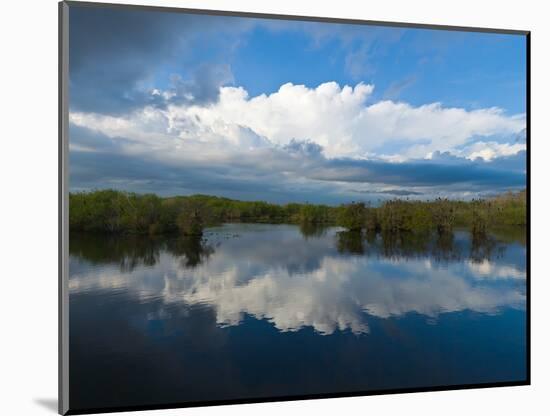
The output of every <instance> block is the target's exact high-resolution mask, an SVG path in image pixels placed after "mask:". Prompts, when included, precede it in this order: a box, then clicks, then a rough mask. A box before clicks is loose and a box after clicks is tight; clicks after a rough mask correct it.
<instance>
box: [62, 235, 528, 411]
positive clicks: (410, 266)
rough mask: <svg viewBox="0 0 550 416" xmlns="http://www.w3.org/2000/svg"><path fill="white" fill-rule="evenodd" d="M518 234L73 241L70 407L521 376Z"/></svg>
mask: <svg viewBox="0 0 550 416" xmlns="http://www.w3.org/2000/svg"><path fill="white" fill-rule="evenodd" d="M515 234H516V235H510V233H505V234H502V235H496V236H493V237H492V238H490V239H487V240H483V241H472V240H471V237H470V235H469V234H468V233H466V232H456V233H455V234H454V236H452V237H451V238H444V239H437V238H435V237H425V238H421V237H410V236H403V237H401V238H391V239H388V238H386V239H383V238H382V237H381V236H380V235H378V236H372V235H368V236H365V235H362V236H361V235H357V234H354V233H349V232H342V230H341V229H339V228H336V227H332V228H325V229H319V228H304V227H302V228H300V227H298V226H294V225H263V224H227V225H224V226H221V227H216V228H211V229H208V230H207V232H206V233H205V236H204V238H203V239H202V240H197V239H181V238H176V237H170V238H159V239H151V238H137V237H105V236H94V235H71V239H70V260H69V261H70V265H69V267H70V280H69V287H70V405H71V408H72V409H74V410H76V409H86V408H98V407H116V406H129V405H154V404H161V403H162V404H166V403H181V402H192V401H203V400H224V399H236V398H265V397H274V396H289V395H304V394H318V393H329V392H330V393H334V392H353V391H366V390H380V389H388V388H389V389H395V388H406V387H429V386H439V385H456V384H464V383H491V382H498V381H520V380H523V379H525V377H526V367H525V354H526V345H525V324H526V314H525V294H526V288H525V278H526V273H525V261H526V260H525V241H524V238H525V236H524V234H522V233H519V235H517V234H518V233H517V232H516V233H515Z"/></svg>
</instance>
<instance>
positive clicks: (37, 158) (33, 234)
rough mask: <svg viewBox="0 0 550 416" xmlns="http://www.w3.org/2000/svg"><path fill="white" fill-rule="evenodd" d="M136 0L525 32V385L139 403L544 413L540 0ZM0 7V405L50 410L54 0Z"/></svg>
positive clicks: (250, 411)
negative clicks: (528, 154) (528, 49)
mask: <svg viewBox="0 0 550 416" xmlns="http://www.w3.org/2000/svg"><path fill="white" fill-rule="evenodd" d="M111 1H112V2H115V1H116V0H111ZM136 1H139V2H140V3H142V4H152V5H167V6H181V7H190V8H210V9H222V10H223V9H226V10H227V9H229V10H236V11H254V12H263V13H280V14H298V15H317V16H328V17H343V18H357V19H369V20H386V21H401V22H416V23H432V24H434V23H435V24H447V25H459V26H479V27H495V28H507V29H522V30H531V31H532V58H531V59H532V61H531V62H532V78H531V79H532V134H531V146H532V147H531V149H532V177H533V180H532V223H533V227H532V231H533V240H532V258H533V262H532V265H533V268H532V335H533V336H532V386H528V387H513V388H498V389H481V390H469V391H454V392H453V391H451V392H439V393H416V394H406V395H389V396H372V397H360V398H348V399H331V400H327V399H325V400H310V401H300V402H286V403H267V404H253V405H239V406H223V407H210V408H198V409H184V410H182V409H175V410H164V411H150V412H147V413H146V414H148V415H149V414H150V415H176V414H178V415H180V414H185V415H201V416H206V415H230V416H231V415H239V416H249V415H250V416H251V415H257V414H258V413H261V414H263V415H276V414H277V415H279V414H281V413H284V414H285V415H289V416H290V415H301V414H310V413H321V414H322V413H325V414H335V413H339V414H342V415H344V414H346V415H347V414H365V413H369V414H398V413H401V414H406V415H407V416H408V415H423V416H426V415H441V414H445V415H465V414H467V415H484V414H492V415H514V416H516V415H518V414H522V413H525V414H533V415H536V414H549V413H548V412H549V410H550V405H549V395H550V372H549V356H550V345H549V342H548V340H549V335H548V331H549V330H550V324H549V321H548V320H547V318H548V317H549V314H548V305H549V303H550V302H549V299H548V296H549V294H550V275H549V273H548V270H547V264H548V263H547V261H546V260H547V254H546V253H547V245H548V243H547V235H546V233H547V232H548V210H549V206H548V194H549V193H550V190H549V188H548V185H549V183H548V182H549V181H550V177H549V176H548V173H549V171H548V169H546V167H547V166H548V163H549V162H548V161H547V160H546V159H547V157H548V152H549V146H548V140H549V135H548V133H549V129H548V124H547V123H548V122H549V118H550V106H549V104H548V103H547V101H548V97H549V91H548V77H549V76H550V65H549V62H550V60H549V59H550V53H549V50H550V38H549V33H550V25H549V24H548V18H549V17H550V16H549V13H548V11H547V10H545V5H546V4H547V3H546V2H544V1H540V0H538V1H529V0H524V1H520V2H518V1H513V2H512V1H506V0H454V1H441V0H433V1H429V0H401V1H397V0H373V1H368V2H367V1H357V0H355V1H353V0H336V1H327V2H324V3H321V2H320V0H317V1H305V0H302V1H297V0H263V1H261V2H260V1H253V0H232V1H231V3H228V2H227V1H222V0H193V1H191V0H190V1H175V0H172V1H169V0H164V1H160V0H157V1H146V0H136ZM119 2H120V1H119ZM0 15H1V22H0V23H1V24H0V31H1V36H0V42H1V46H2V47H1V49H0V57H1V62H2V63H1V64H0V71H1V72H0V74H1V77H0V83H1V84H0V106H1V110H2V111H1V113H0V114H1V119H0V120H1V122H0V140H1V141H0V180H1V184H2V186H1V188H0V192H1V193H0V195H1V197H0V198H1V199H0V210H1V211H0V221H1V222H0V238H1V240H0V241H1V244H2V245H1V251H0V253H1V255H0V260H1V263H0V265H1V268H0V270H1V274H0V307H1V315H0V316H1V320H0V352H1V354H0V357H1V360H2V361H1V363H0V364H1V365H0V377H1V378H0V380H1V382H2V386H1V390H0V413H1V414H3V415H19V414H22V415H23V414H24V415H48V414H49V415H53V414H54V410H53V409H54V407H55V402H56V396H57V137H58V136H57V4H56V1H55V0H32V1H31V0H25V1H15V0H12V1H9V2H8V1H6V2H3V4H2V11H1V13H0ZM472 64H475V63H472ZM365 359H368V357H365ZM131 414H136V413H131ZM140 414H144V413H140Z"/></svg>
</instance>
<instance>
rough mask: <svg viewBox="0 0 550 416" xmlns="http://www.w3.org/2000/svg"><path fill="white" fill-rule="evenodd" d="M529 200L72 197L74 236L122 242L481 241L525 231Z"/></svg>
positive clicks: (521, 195)
mask: <svg viewBox="0 0 550 416" xmlns="http://www.w3.org/2000/svg"><path fill="white" fill-rule="evenodd" d="M526 208H527V207H526V194H525V191H522V192H518V193H506V194H503V195H500V196H498V197H495V198H491V199H485V200H472V201H453V200H447V199H437V200H434V201H409V200H400V199H394V200H390V201H386V202H384V203H382V204H381V205H380V206H379V207H372V206H370V205H368V204H364V203H356V202H352V203H349V204H343V205H341V206H337V207H332V206H327V205H313V204H297V203H291V204H285V205H278V204H270V203H267V202H262V201H252V202H251V201H237V200H232V199H228V198H220V197H215V196H208V195H193V196H185V197H184V196H178V197H167V198H162V197H159V196H157V195H154V194H135V193H128V192H121V191H116V190H101V191H93V192H79V193H71V194H70V196H69V225H70V229H71V230H72V231H93V232H107V233H127V234H163V233H181V234H184V235H201V234H202V230H203V229H204V227H207V226H209V225H215V224H220V223H223V222H265V223H293V224H301V225H306V226H307V225H308V224H334V225H340V226H342V227H345V228H347V229H348V230H362V229H366V230H371V231H377V232H378V231H380V232H389V233H398V232H426V231H433V230H435V231H437V232H438V233H440V234H443V233H446V232H450V231H452V229H453V228H454V227H456V226H461V227H468V228H470V229H471V231H472V232H473V233H474V234H483V233H485V232H487V231H488V230H489V229H491V228H493V227H498V226H524V225H525V224H526V213H527V211H526Z"/></svg>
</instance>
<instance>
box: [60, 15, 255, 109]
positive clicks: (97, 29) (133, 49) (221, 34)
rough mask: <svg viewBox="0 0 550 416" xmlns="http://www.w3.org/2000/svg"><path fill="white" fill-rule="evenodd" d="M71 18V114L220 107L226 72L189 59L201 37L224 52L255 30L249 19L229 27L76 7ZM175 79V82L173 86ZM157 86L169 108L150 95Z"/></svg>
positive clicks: (214, 19) (221, 22) (221, 20)
mask: <svg viewBox="0 0 550 416" xmlns="http://www.w3.org/2000/svg"><path fill="white" fill-rule="evenodd" d="M69 18H70V22H71V24H70V26H69V27H70V39H71V42H70V44H69V56H70V67H69V70H70V73H69V78H70V105H71V109H72V110H76V111H87V112H96V113H103V114H125V113H127V112H129V111H132V110H135V109H138V108H142V107H143V106H147V105H152V106H154V105H156V106H164V105H166V103H167V102H178V103H180V104H182V103H184V102H186V101H188V102H195V103H205V102H210V101H213V100H215V99H217V94H218V92H219V86H220V85H224V84H227V83H229V82H230V81H231V80H232V75H231V71H230V68H229V67H228V66H227V65H226V64H220V63H219V62H218V61H212V60H211V59H210V58H209V57H208V56H205V57H203V59H202V60H201V61H199V62H198V63H197V61H196V60H193V59H192V58H193V56H194V55H195V54H196V51H197V50H199V51H200V50H201V49H200V47H199V45H200V44H201V43H200V42H201V36H202V37H203V38H202V41H203V42H204V37H208V38H209V40H210V46H211V48H213V49H216V50H218V49H219V50H225V51H228V50H230V45H231V42H233V39H234V37H235V36H237V35H238V34H239V33H242V32H243V31H246V30H248V28H249V27H252V25H253V22H249V21H247V20H246V19H230V22H231V24H228V19H229V18H227V17H223V16H199V15H186V14H181V13H164V12H152V11H143V10H127V9H113V8H100V7H93V8H89V7H79V6H76V5H71V7H70V17H69ZM91 34H93V35H91ZM230 35H231V36H230ZM165 72H166V73H165ZM173 74H179V75H178V76H176V77H173V79H172V82H170V77H171V76H172V75H173ZM159 83H160V84H161V85H165V86H166V85H167V84H168V85H169V87H168V88H167V89H169V94H170V97H169V98H170V99H169V100H166V99H165V98H166V97H163V96H162V95H159V94H155V93H154V92H155V89H156V87H157V85H158V84H159ZM191 97H192V98H191Z"/></svg>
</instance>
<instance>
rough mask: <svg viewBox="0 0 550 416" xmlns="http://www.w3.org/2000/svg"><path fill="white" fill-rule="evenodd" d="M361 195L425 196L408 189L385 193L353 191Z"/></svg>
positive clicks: (392, 190) (390, 190)
mask: <svg viewBox="0 0 550 416" xmlns="http://www.w3.org/2000/svg"><path fill="white" fill-rule="evenodd" d="M353 192H357V193H360V194H374V195H393V196H418V195H424V194H423V193H422V192H416V191H409V190H407V189H388V190H385V191H357V190H355V191H353Z"/></svg>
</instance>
